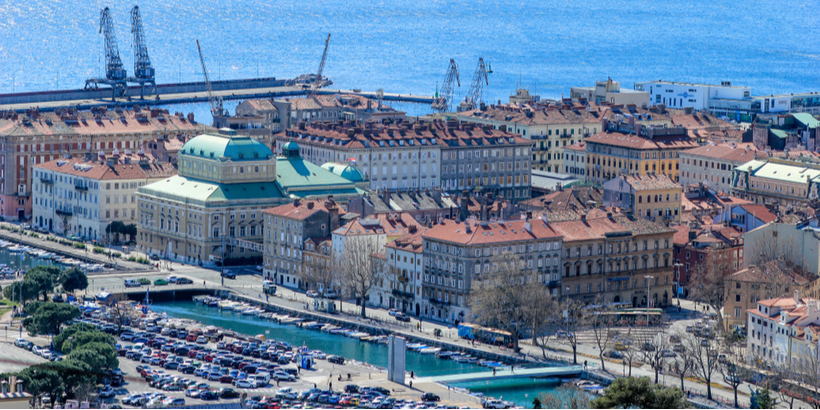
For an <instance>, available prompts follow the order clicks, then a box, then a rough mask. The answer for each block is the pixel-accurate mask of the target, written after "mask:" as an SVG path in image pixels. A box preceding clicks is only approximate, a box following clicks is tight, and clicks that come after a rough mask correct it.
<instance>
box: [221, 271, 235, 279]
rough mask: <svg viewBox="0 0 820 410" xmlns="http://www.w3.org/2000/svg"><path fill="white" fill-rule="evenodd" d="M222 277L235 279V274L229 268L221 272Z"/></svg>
mask: <svg viewBox="0 0 820 410" xmlns="http://www.w3.org/2000/svg"><path fill="white" fill-rule="evenodd" d="M222 277H223V278H227V279H236V274H235V273H233V272H231V271H229V270H226V271H225V272H222Z"/></svg>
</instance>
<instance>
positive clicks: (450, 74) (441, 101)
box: [430, 58, 461, 112]
mask: <svg viewBox="0 0 820 410" xmlns="http://www.w3.org/2000/svg"><path fill="white" fill-rule="evenodd" d="M454 80H455V82H456V84H458V86H459V87H461V80H459V78H458V65H456V60H454V59H452V58H451V59H450V66H449V68H448V69H447V75H445V76H444V83H442V85H441V92H440V93H439V95H437V96H436V98H435V99H434V100H433V103H432V104H431V105H430V106H431V107H432V108H433V110H435V111H438V112H449V111H450V109H451V107H450V106H451V103H452V101H453V81H454Z"/></svg>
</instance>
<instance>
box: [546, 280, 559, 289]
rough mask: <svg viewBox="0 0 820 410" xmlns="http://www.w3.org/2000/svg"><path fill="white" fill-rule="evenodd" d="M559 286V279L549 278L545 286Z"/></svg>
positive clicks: (552, 287) (551, 287)
mask: <svg viewBox="0 0 820 410" xmlns="http://www.w3.org/2000/svg"><path fill="white" fill-rule="evenodd" d="M559 286H561V281H560V280H551V281H548V282H547V287H548V288H550V289H555V288H557V287H559Z"/></svg>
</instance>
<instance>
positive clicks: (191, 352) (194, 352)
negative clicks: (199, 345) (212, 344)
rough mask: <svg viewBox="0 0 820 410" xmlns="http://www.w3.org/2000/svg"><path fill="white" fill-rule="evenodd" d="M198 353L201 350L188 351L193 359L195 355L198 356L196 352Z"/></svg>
mask: <svg viewBox="0 0 820 410" xmlns="http://www.w3.org/2000/svg"><path fill="white" fill-rule="evenodd" d="M197 353H199V351H197V350H191V351H189V352H188V357H190V358H191V359H193V358H195V357H196V354H197Z"/></svg>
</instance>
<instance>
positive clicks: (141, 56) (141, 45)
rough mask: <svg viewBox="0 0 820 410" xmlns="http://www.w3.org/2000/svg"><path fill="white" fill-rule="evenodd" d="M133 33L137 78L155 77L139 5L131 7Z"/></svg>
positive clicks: (135, 74) (135, 73)
mask: <svg viewBox="0 0 820 410" xmlns="http://www.w3.org/2000/svg"><path fill="white" fill-rule="evenodd" d="M131 34H132V35H133V36H134V43H133V47H134V76H135V77H137V78H154V67H153V66H152V65H151V58H150V57H148V44H147V43H146V41H145V31H144V30H143V28H142V16H141V15H140V8H139V6H134V8H133V9H131Z"/></svg>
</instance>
